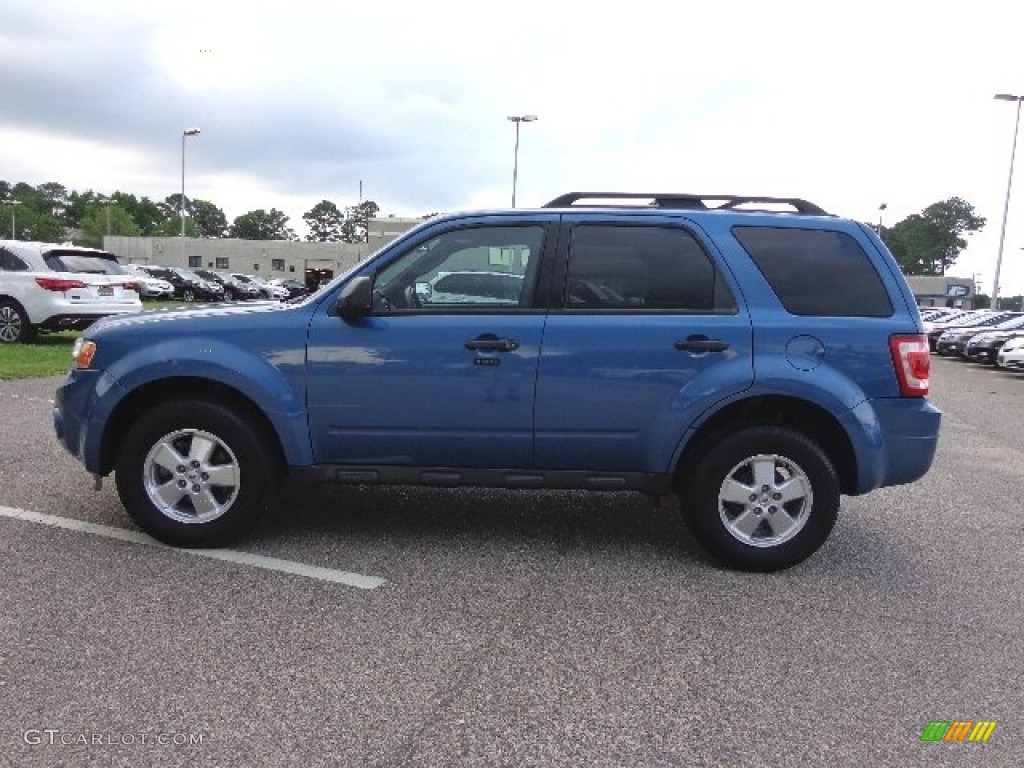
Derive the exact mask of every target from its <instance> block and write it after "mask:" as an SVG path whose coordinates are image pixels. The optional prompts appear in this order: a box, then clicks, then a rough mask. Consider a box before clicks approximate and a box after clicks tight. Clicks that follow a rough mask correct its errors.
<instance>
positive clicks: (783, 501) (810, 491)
mask: <svg viewBox="0 0 1024 768" xmlns="http://www.w3.org/2000/svg"><path fill="white" fill-rule="evenodd" d="M839 496H840V493H839V481H838V479H837V477H836V473H835V469H834V468H833V467H832V463H831V462H830V461H829V459H828V456H827V455H826V454H825V452H824V451H822V450H821V448H820V447H819V446H818V445H817V444H816V443H815V442H814V441H812V440H811V439H809V438H808V437H806V436H805V435H803V434H801V433H799V432H795V431H793V430H791V429H787V428H784V427H778V426H760V427H751V428H748V429H742V430H739V431H736V432H732V433H730V434H727V435H725V436H724V437H722V438H721V439H720V440H718V441H716V442H715V443H714V445H713V446H712V447H711V448H710V449H709V450H708V451H707V452H706V453H705V454H704V455H703V456H702V457H701V458H700V459H699V460H698V461H697V462H696V464H695V465H694V467H693V468H692V471H690V472H688V473H687V475H686V476H685V477H684V478H683V481H682V484H681V487H680V497H679V501H680V507H681V508H682V510H683V513H684V515H685V516H686V520H687V523H688V525H689V527H690V530H691V531H692V532H693V535H694V537H695V538H696V539H697V540H698V541H699V542H700V543H701V545H703V546H704V548H705V549H707V551H708V552H709V553H710V554H711V555H713V556H714V557H715V558H717V559H718V560H720V561H721V562H722V563H723V564H724V565H727V566H729V567H730V568H736V569H738V570H743V571H777V570H781V569H783V568H789V567H790V566H793V565H796V564H797V563H800V562H802V561H803V560H806V559H807V558H808V557H810V556H811V555H812V554H814V552H815V551H817V550H818V548H819V547H821V545H822V544H823V543H824V542H825V540H826V539H827V538H828V536H829V533H831V531H832V528H833V526H834V525H835V522H836V516H837V515H838V511H839Z"/></svg>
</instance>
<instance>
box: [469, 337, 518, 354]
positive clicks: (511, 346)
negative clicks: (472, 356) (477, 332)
mask: <svg viewBox="0 0 1024 768" xmlns="http://www.w3.org/2000/svg"><path fill="white" fill-rule="evenodd" d="M465 347H466V349H475V350H479V351H481V352H515V351H516V350H517V349H519V342H518V341H516V340H515V339H499V338H498V337H497V336H495V335H494V334H490V333H487V334H484V335H483V336H480V337H479V338H476V339H473V340H472V341H467V342H466V344H465Z"/></svg>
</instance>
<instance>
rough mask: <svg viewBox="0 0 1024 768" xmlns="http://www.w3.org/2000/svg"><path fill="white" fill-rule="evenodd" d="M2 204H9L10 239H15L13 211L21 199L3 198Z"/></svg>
mask: <svg viewBox="0 0 1024 768" xmlns="http://www.w3.org/2000/svg"><path fill="white" fill-rule="evenodd" d="M4 205H9V206H11V240H17V239H18V235H17V230H16V229H15V227H14V211H15V208H16V207H17V206H19V205H21V200H5V201H4Z"/></svg>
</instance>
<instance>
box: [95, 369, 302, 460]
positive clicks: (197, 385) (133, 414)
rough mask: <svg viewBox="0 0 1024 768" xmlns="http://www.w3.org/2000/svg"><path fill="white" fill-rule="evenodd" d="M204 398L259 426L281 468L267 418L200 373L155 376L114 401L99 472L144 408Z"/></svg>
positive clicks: (276, 441)
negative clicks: (194, 375)
mask: <svg viewBox="0 0 1024 768" xmlns="http://www.w3.org/2000/svg"><path fill="white" fill-rule="evenodd" d="M189 399H194V400H205V401H207V402H213V403H218V404H220V405H224V406H226V407H228V408H231V409H233V410H235V411H236V412H238V413H240V414H242V415H243V416H244V418H245V420H246V422H247V423H248V424H250V426H253V427H254V428H256V429H258V430H259V431H260V432H261V433H262V436H263V438H264V439H266V440H267V441H268V444H269V445H270V446H271V453H272V455H273V457H274V460H275V461H276V462H277V463H278V466H279V467H280V468H281V470H282V471H285V470H286V468H287V466H288V462H287V458H286V456H285V451H284V446H283V445H282V443H281V439H280V436H279V435H278V434H277V430H276V429H275V428H274V425H273V423H272V422H271V420H270V418H269V417H268V416H267V415H266V413H264V412H263V410H262V409H261V408H260V407H259V406H258V405H257V404H256V403H255V401H253V400H252V399H251V398H249V397H248V396H246V395H245V394H244V393H243V392H240V391H239V390H237V389H234V388H233V387H231V386H229V385H227V384H224V383H222V382H219V381H214V380H211V379H205V378H199V377H173V378H163V379H156V380H154V381H151V382H149V383H147V384H143V385H142V386H140V387H138V388H136V389H134V390H132V391H131V392H129V393H128V394H127V395H126V396H125V397H124V398H122V399H121V401H120V402H119V403H118V404H117V406H116V407H115V409H114V410H113V412H112V413H111V414H110V416H109V418H108V419H107V424H106V428H105V429H104V431H103V438H102V440H101V442H100V465H101V470H100V473H101V474H103V475H106V474H108V473H109V472H110V471H112V470H113V468H114V464H115V462H116V461H117V440H118V438H119V437H120V436H121V435H123V434H124V433H125V431H126V430H127V429H128V427H129V426H130V425H131V424H132V423H133V422H134V421H135V420H136V419H137V418H138V417H139V416H140V415H141V414H142V413H144V412H146V411H148V410H151V409H152V408H154V407H157V406H159V405H160V404H161V403H165V402H169V401H171V400H189Z"/></svg>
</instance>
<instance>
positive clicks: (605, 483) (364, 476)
mask: <svg viewBox="0 0 1024 768" xmlns="http://www.w3.org/2000/svg"><path fill="white" fill-rule="evenodd" d="M290 474H291V476H292V477H293V478H294V479H295V481H296V482H298V483H300V484H303V483H308V484H317V483H340V484H342V485H416V486H429V487H433V488H509V489H523V488H529V489H538V490H545V489H546V490H589V491H637V492H639V493H645V494H648V495H650V496H663V495H665V494H668V493H669V492H670V491H671V489H672V476H671V475H668V474H658V473H653V472H595V471H590V470H546V471H545V470H536V469H473V468H468V469H460V468H452V467H395V466H361V465H351V464H318V465H316V466H312V467H292V468H291V470H290Z"/></svg>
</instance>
